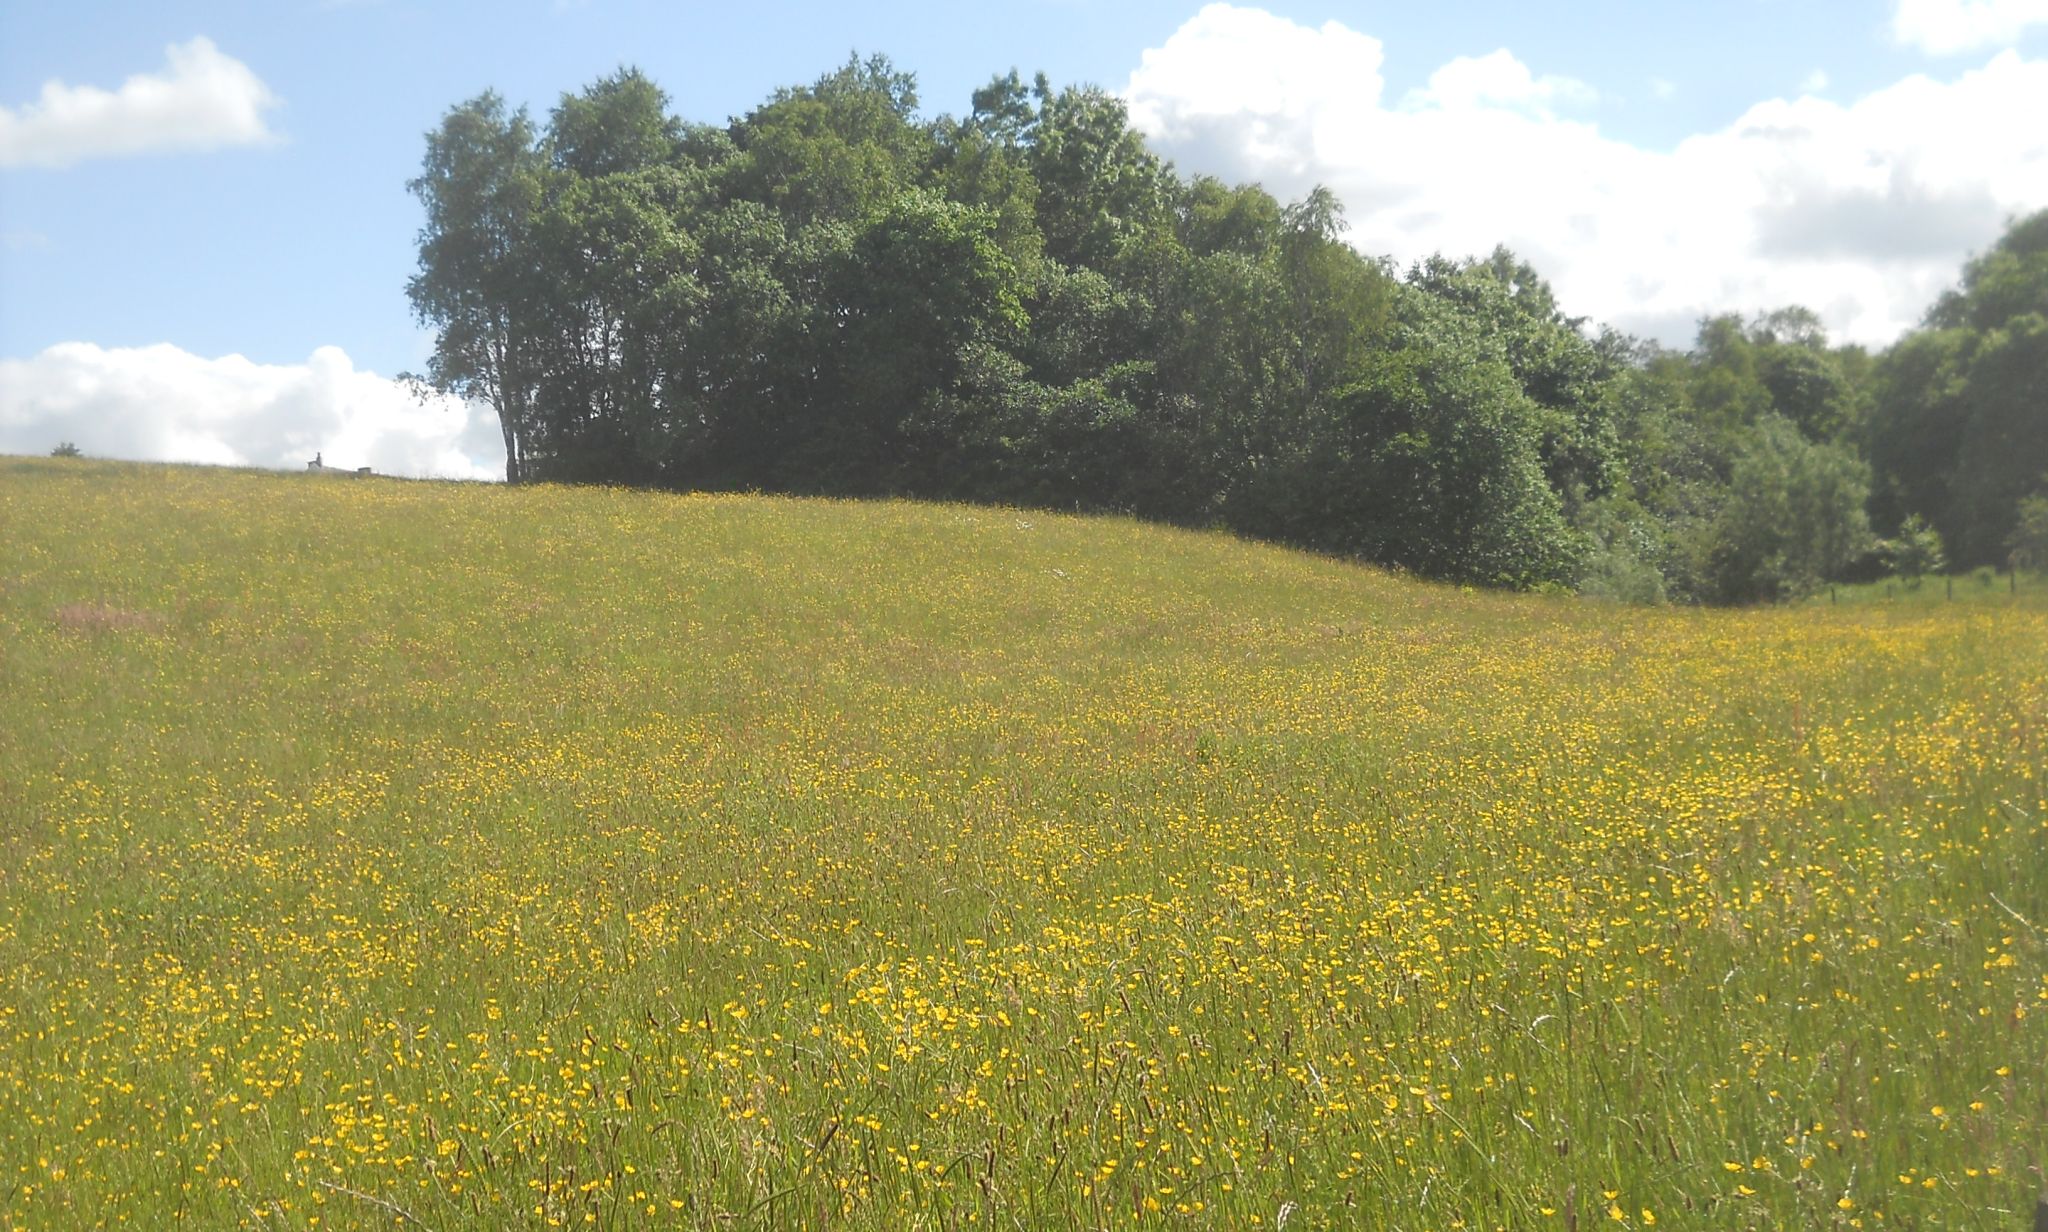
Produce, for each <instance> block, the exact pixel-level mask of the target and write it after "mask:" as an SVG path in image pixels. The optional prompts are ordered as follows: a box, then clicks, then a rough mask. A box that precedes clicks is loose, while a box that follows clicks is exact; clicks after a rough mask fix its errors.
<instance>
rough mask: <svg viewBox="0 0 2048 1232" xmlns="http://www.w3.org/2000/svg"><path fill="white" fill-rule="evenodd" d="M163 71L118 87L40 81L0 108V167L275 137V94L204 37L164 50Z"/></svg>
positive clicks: (202, 147)
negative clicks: (271, 118)
mask: <svg viewBox="0 0 2048 1232" xmlns="http://www.w3.org/2000/svg"><path fill="white" fill-rule="evenodd" d="M164 58H165V64H164V67H163V69H162V70H161V71H159V72H154V73H137V74H136V75H135V76H133V77H130V78H129V79H128V80H127V81H124V82H122V83H121V87H120V88H119V89H117V90H104V89H101V88H100V87H98V86H89V85H81V86H73V85H66V84H64V83H63V82H61V81H51V82H46V83H45V84H44V85H43V90H42V94H41V95H40V96H39V97H38V98H37V99H36V101H34V102H32V103H24V104H22V105H21V106H19V107H5V106H0V167H68V166H70V165H71V164H73V163H75V162H79V161H81V160H83V159H88V158H111V157H116V156H119V155H125V154H147V153H157V152H164V151H172V150H212V149H218V148H220V147H222V146H229V145H251V144H256V143H260V142H265V141H271V140H274V139H275V134H274V133H272V132H271V130H270V127H269V124H268V122H267V121H266V119H265V116H266V114H267V113H268V112H269V111H271V110H272V109H274V108H276V107H277V106H278V105H279V99H278V97H277V95H275V94H273V93H271V90H270V87H269V86H267V85H264V84H263V81H262V79H261V78H259V77H257V76H256V74H255V73H254V72H252V71H251V70H250V69H249V66H248V65H246V64H243V63H242V62H241V61H240V60H237V59H235V58H234V57H233V56H230V55H227V54H225V53H223V52H222V51H221V50H220V49H219V48H217V47H215V46H214V45H213V42H212V41H211V40H209V39H205V38H195V39H193V40H192V41H191V42H189V43H174V44H172V45H171V46H169V47H167V48H165V49H164Z"/></svg>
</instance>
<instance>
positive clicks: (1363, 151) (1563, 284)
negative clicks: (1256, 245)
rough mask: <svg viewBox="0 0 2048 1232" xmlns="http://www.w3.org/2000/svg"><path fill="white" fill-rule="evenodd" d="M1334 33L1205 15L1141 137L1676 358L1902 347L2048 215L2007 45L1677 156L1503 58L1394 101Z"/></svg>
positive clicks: (1137, 105) (2040, 111) (1752, 117)
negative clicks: (1336, 208)
mask: <svg viewBox="0 0 2048 1232" xmlns="http://www.w3.org/2000/svg"><path fill="white" fill-rule="evenodd" d="M1385 54H1386V52H1385V48H1384V46H1383V45H1382V43H1381V42H1380V41H1379V40H1378V39H1376V38H1373V37H1372V36H1370V35H1368V34H1365V33H1362V32H1360V31H1356V30H1352V29H1350V28H1348V27H1346V26H1344V25H1342V24H1341V23H1338V22H1334V21H1332V22H1326V23H1324V24H1323V25H1322V26H1320V27H1309V26H1303V25H1298V24H1296V23H1294V22H1292V21H1289V20H1287V19H1285V18H1282V17H1277V16H1274V15H1273V14H1271V13H1267V12H1265V11H1263V10H1260V9H1255V8H1241V7H1234V6H1231V5H1227V4H1212V5H1210V6H1209V7H1207V8H1204V9H1203V10H1202V11H1201V12H1200V13H1198V14H1197V15H1196V16H1195V17H1193V18H1192V19H1190V20H1189V21H1188V22H1187V23H1186V24H1185V25H1183V26H1182V27H1181V28H1180V29H1179V30H1178V31H1176V32H1175V33H1174V34H1173V36H1172V37H1171V38H1169V39H1167V40H1166V42H1165V44H1164V45H1163V46H1161V47H1158V48H1154V49H1151V50H1148V51H1146V52H1145V53H1144V55H1143V58H1142V60H1141V62H1140V64H1139V66H1138V68H1137V69H1136V70H1135V71H1134V72H1133V73H1132V74H1131V77H1130V80H1129V83H1128V84H1127V85H1126V87H1125V89H1124V96H1125V98H1126V99H1127V101H1128V102H1129V104H1130V108H1131V116H1132V121H1133V123H1134V124H1136V125H1137V126H1138V127H1139V128H1140V129H1141V130H1142V131H1143V132H1144V133H1145V134H1146V135H1147V137H1148V139H1149V140H1150V141H1151V142H1152V144H1153V146H1154V148H1156V149H1158V150H1159V151H1160V152H1162V153H1163V154H1165V155H1166V156H1167V157H1170V158H1172V159H1173V160H1174V161H1175V162H1176V163H1177V164H1178V165H1179V166H1180V167H1181V169H1182V170H1183V171H1195V172H1206V173H1209V174H1212V175H1217V176H1219V177H1222V178H1225V179H1230V180H1256V181H1260V182H1262V183H1264V184H1265V185H1266V187H1267V188H1268V189H1269V190H1271V191H1272V192H1274V193H1275V194H1276V195H1278V196H1281V197H1283V198H1294V197H1298V196H1300V195H1301V194H1302V193H1303V192H1305V191H1306V190H1307V189H1309V188H1310V187H1312V186H1314V185H1316V184H1318V183H1321V184H1327V185H1328V186H1329V187H1330V188H1331V189H1332V190H1334V191H1335V192H1336V193H1337V194H1338V196H1339V197H1340V198H1342V199H1343V201H1344V202H1345V205H1346V207H1347V209H1348V212H1349V218H1350V221H1351V224H1352V232H1351V237H1350V238H1351V240H1352V242H1353V243H1355V244H1356V245H1357V246H1358V247H1359V248H1360V249H1362V250H1363V251H1365V252H1368V253H1371V254H1374V255H1382V254H1384V255H1388V256H1391V257H1393V258H1394V259H1395V260H1396V261H1397V262H1399V263H1402V264H1406V263H1407V262H1409V261H1413V260H1415V259H1417V258H1420V257H1423V256H1426V255H1428V254H1429V253H1432V252H1444V253H1446V254H1449V255H1455V256H1464V255H1478V254H1484V253H1486V252H1488V251H1490V250H1491V249H1492V248H1493V246H1494V245H1495V244H1499V243H1505V244H1507V245H1508V246H1509V247H1511V248H1513V249H1515V250H1516V251H1517V252H1518V253H1520V254H1521V255H1522V256H1523V257H1525V258H1527V259H1528V260H1530V261H1531V262H1532V263H1533V264H1534V265H1535V266H1536V268H1537V269H1538V270H1539V271H1541V272H1542V273H1543V274H1544V275H1545V276H1546V277H1548V278H1550V279H1551V280H1552V282H1553V283H1554V284H1555V285H1556V287H1557V289H1558V292H1559V295H1560V297H1561V299H1562V302H1563V303H1564V305H1565V307H1566V309H1567V310H1568V311H1570V312H1573V313H1575V314H1586V315H1590V316H1592V317H1593V318H1594V319H1595V320H1597V321H1603V322H1610V323H1613V324H1615V325H1617V326H1620V327H1621V328H1624V329H1628V330H1630V331H1631V332H1635V333H1639V334H1643V335H1646V336H1649V337H1655V338H1658V339H1660V340H1662V341H1665V342H1667V343H1683V342H1685V341H1688V340H1689V338H1690V336H1691V333H1692V330H1693V324H1694V322H1695V321H1696V320H1697V319H1698V318H1699V317H1700V316H1701V315H1703V314H1708V313H1714V312H1723V311H1740V312H1751V311H1757V310H1763V309H1769V308H1774V307H1779V306H1783V305H1786V304H1793V303H1799V304H1805V305H1807V306H1808V307H1811V308H1813V309H1814V310H1815V311H1817V312H1819V313H1820V314H1821V316H1822V318H1823V319H1824V320H1825V321H1826V322H1827V324H1828V326H1829V328H1830V329H1831V331H1832V332H1833V333H1834V334H1835V336H1836V337H1837V338H1838V339H1842V340H1853V341H1861V342H1868V343H1883V342H1889V341H1890V340H1891V339H1893V338H1894V337H1896V336H1897V335H1898V334H1899V333H1900V332H1901V331H1902V330H1904V329H1906V328H1908V327H1910V326H1911V325H1912V324H1914V323H1915V322H1916V321H1917V320H1918V319H1919V317H1920V314H1921V313H1922V312H1923V311H1924V309H1925V307H1926V305H1927V304H1928V303H1930V302H1932V300H1933V299H1934V297H1935V296H1936V295H1938V294H1939V293H1940V291H1941V290H1942V289H1943V288H1945V287H1947V286H1949V285H1950V284H1951V283H1952V282H1953V281H1954V279H1955V277H1956V274H1957V270H1958V267H1959V266H1960V265H1961V263H1962V261H1963V259H1964V258H1965V257H1966V256H1967V255H1968V254H1969V253H1970V252H1971V251H1972V250H1976V249H1982V248H1984V247H1987V246H1988V245H1989V244H1990V243H1991V242H1993V241H1994V240H1995V239H1996V238H1997V237H1998V234H1999V232H2000V229H2001V228H2002V226H2003V225H2004V222H2005V220H2006V218H2007V217H2009V216H2011V215H2014V214H2019V213H2026V212H2031V211H2032V210H2035V209H2039V208H2041V207H2042V206H2048V126H2043V125H2038V124H2024V123H2016V122H2014V117H2019V116H2028V115H2044V114H2048V62H2039V61H2029V60H2026V59H2023V58H2022V57H2021V56H2020V55H2018V54H2017V53H2016V52H2010V51H2008V52H2003V53H2000V54H1999V55H1997V56H1996V57H1994V58H1992V59H1991V60H1990V61H1989V62H1987V63H1986V64H1984V65H1983V66H1982V67H1980V68H1976V69H1973V70H1970V71H1968V72H1964V73H1962V74H1961V75H1960V76H1957V77H1956V78H1954V79H1953V80H1949V81H1939V80H1935V79H1933V78H1930V77H1926V76H1918V75H1916V76H1912V77H1908V78H1906V79H1905V80H1903V81H1900V82H1898V83H1896V84H1894V85H1892V86H1889V87H1887V88H1885V89H1883V90H1879V91H1877V92H1875V93H1872V94H1869V95H1866V96H1864V97H1862V98H1859V99H1856V100H1854V101H1853V102H1848V103H1837V102H1831V101H1828V100H1825V99H1820V98H1815V97H1812V96H1810V95H1802V96H1800V97H1797V98H1790V99H1771V100H1768V101H1764V102H1760V103H1758V104H1756V105H1755V106H1754V107H1752V108H1750V109H1749V111H1748V112H1746V113H1745V114H1743V115H1742V116H1740V117H1739V118H1738V119H1736V120H1735V122H1734V123H1732V124H1730V125H1729V126H1728V127H1726V128H1724V129H1722V130H1720V131H1718V132H1709V133H1701V134H1698V135H1695V136H1692V137H1689V138H1687V139H1686V140H1684V141H1682V142H1680V143H1679V144H1678V145H1677V146H1676V147H1675V148H1673V149H1670V150H1650V149H1644V148H1641V147H1637V146H1633V145H1630V144H1628V143H1627V142H1623V141H1619V140H1616V139H1614V138H1611V137H1608V136H1606V135H1604V134H1603V133H1602V132H1601V131H1600V129H1599V127H1598V125H1597V123H1595V121H1594V120H1593V119H1592V118H1591V113H1593V112H1595V111H1597V110H1598V107H1599V105H1600V96H1599V95H1598V93H1597V92H1596V91H1595V89H1594V87H1592V86H1589V85H1587V84H1585V83H1582V82H1576V81H1573V80H1571V79H1569V78H1562V77H1556V76H1549V75H1544V74H1540V73H1538V72H1536V71H1534V70H1532V69H1531V68H1530V67H1529V66H1527V65H1525V64H1523V63H1522V62H1521V61H1520V60H1518V59H1517V58H1516V57H1515V56H1514V55H1513V54H1511V53H1510V52H1508V51H1507V50H1500V51H1496V52H1493V53H1492V54H1490V55H1486V56H1481V57H1476V58H1472V57H1461V58H1460V59H1457V60H1453V61H1452V62H1451V63H1449V64H1447V65H1445V66H1443V67H1442V68H1440V69H1438V70H1437V71H1436V72H1435V73H1434V74H1432V76H1431V77H1430V78H1429V84H1428V85H1427V86H1426V87H1425V88H1422V89H1419V90H1415V91H1411V92H1410V93H1409V94H1407V95H1406V96H1405V97H1403V98H1401V99H1399V100H1398V101H1392V102H1390V101H1389V100H1388V99H1387V98H1386V97H1385V95H1386V88H1385V79H1384V76H1383V74H1382V67H1383V65H1384V63H1385Z"/></svg>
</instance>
